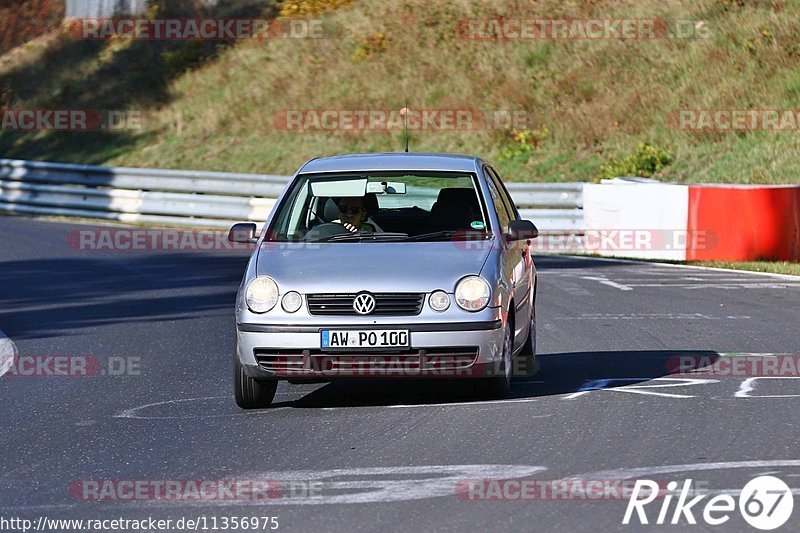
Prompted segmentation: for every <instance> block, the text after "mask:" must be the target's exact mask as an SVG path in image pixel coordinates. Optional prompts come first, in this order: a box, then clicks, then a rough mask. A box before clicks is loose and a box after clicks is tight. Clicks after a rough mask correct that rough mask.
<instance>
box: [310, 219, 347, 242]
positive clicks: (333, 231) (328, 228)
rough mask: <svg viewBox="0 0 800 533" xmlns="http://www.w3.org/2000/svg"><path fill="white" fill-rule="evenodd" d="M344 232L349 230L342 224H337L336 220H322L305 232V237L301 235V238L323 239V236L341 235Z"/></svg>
mask: <svg viewBox="0 0 800 533" xmlns="http://www.w3.org/2000/svg"><path fill="white" fill-rule="evenodd" d="M345 233H350V231H349V230H348V229H347V228H345V227H344V225H343V224H339V223H338V222H324V223H322V224H320V225H318V226H314V227H313V228H311V229H310V230H308V233H306V235H305V237H303V240H306V241H314V240H317V239H324V238H325V237H332V236H333V235H342V234H345Z"/></svg>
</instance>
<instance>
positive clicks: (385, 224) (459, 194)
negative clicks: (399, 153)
mask: <svg viewBox="0 0 800 533" xmlns="http://www.w3.org/2000/svg"><path fill="white" fill-rule="evenodd" d="M489 230H490V228H489V220H488V217H487V216H486V210H485V204H484V202H483V201H482V200H481V195H480V190H479V189H478V187H477V177H476V176H475V175H474V174H469V173H456V172H420V171H414V172H380V173H363V172H362V173H336V174H308V175H301V176H300V177H299V179H298V180H296V182H295V185H294V186H293V187H292V189H291V190H290V191H289V193H288V194H287V195H286V197H285V199H284V201H283V202H281V205H280V206H278V212H277V213H276V214H275V217H274V218H273V222H272V224H271V226H270V229H269V231H268V234H267V235H268V237H267V238H268V240H270V241H317V242H322V241H328V242H377V241H381V242H383V241H388V240H398V241H409V242H421V241H433V240H467V239H484V238H488V237H489V236H490V233H489Z"/></svg>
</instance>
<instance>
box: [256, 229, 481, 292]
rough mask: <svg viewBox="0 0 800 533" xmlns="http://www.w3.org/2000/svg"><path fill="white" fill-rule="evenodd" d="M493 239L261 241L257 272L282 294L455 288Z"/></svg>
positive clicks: (475, 270)
mask: <svg viewBox="0 0 800 533" xmlns="http://www.w3.org/2000/svg"><path fill="white" fill-rule="evenodd" d="M490 251H491V241H482V242H480V243H475V242H457V241H454V242H450V241H447V242H362V243H274V242H266V243H264V244H262V246H261V248H260V249H259V252H258V259H257V261H258V262H257V265H256V272H257V274H258V275H263V276H270V277H271V278H272V279H274V280H275V281H276V282H277V284H278V287H279V289H280V292H281V293H285V292H287V291H290V290H295V291H298V292H301V293H306V294H307V293H333V292H341V293H355V292H358V291H362V290H366V291H371V292H430V291H432V290H435V289H442V290H445V291H447V292H451V293H452V292H453V290H454V289H455V285H456V283H457V282H458V280H459V279H461V278H462V277H464V276H466V275H468V274H479V273H480V271H481V268H482V267H483V264H484V262H485V261H486V257H487V256H488V254H489V252H490Z"/></svg>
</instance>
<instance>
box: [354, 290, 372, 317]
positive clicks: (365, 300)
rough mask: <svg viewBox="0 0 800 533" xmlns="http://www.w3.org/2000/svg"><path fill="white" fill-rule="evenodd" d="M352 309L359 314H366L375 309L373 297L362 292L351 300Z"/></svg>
mask: <svg viewBox="0 0 800 533" xmlns="http://www.w3.org/2000/svg"><path fill="white" fill-rule="evenodd" d="M353 309H354V310H355V312H356V313H358V314H359V315H368V314H370V313H371V312H373V311H374V310H375V297H374V296H372V295H371V294H370V293H368V292H362V293H361V294H359V295H357V296H356V299H355V300H353Z"/></svg>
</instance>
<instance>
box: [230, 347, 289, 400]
mask: <svg viewBox="0 0 800 533" xmlns="http://www.w3.org/2000/svg"><path fill="white" fill-rule="evenodd" d="M276 390H278V380H259V379H253V378H251V377H249V376H248V375H247V374H245V373H244V367H243V366H242V363H241V362H240V361H239V356H238V355H237V354H234V355H233V396H234V398H235V399H236V405H238V406H239V407H241V408H242V409H260V408H262V407H269V406H270V404H271V403H272V399H273V398H275V391H276Z"/></svg>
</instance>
